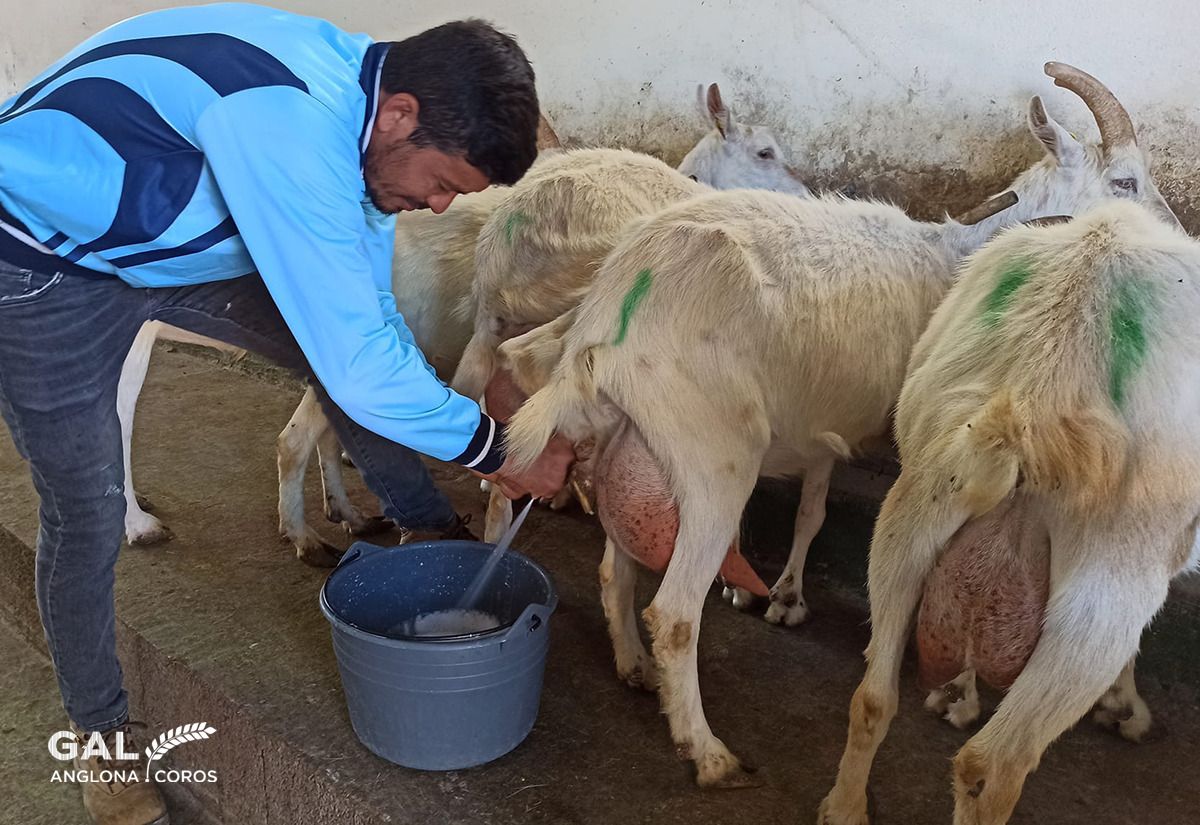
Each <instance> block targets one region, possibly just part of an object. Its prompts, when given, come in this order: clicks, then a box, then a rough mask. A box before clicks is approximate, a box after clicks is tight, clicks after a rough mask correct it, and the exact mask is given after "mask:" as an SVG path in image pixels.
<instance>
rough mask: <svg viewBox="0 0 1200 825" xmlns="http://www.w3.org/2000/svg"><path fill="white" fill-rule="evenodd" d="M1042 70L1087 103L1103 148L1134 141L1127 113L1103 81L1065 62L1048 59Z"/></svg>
mask: <svg viewBox="0 0 1200 825" xmlns="http://www.w3.org/2000/svg"><path fill="white" fill-rule="evenodd" d="M1045 71H1046V74H1047V75H1049V76H1050V77H1052V78H1054V85H1055V86H1061V87H1062V88H1064V89H1069V90H1070V91H1072V92H1074V93H1075V94H1077V95H1078V96H1079V98H1080V99H1081V100H1082V101H1083V102H1084V103H1086V104H1087V107H1088V108H1089V109H1090V110H1091V111H1092V117H1094V118H1096V125H1097V126H1099V127H1100V141H1101V143H1103V144H1104V148H1105V150H1106V151H1107V150H1110V149H1114V148H1116V147H1117V146H1129V145H1136V144H1137V135H1136V134H1135V133H1134V131H1133V121H1132V120H1130V119H1129V113H1128V112H1126V111H1125V107H1124V106H1122V105H1121V101H1119V100H1117V97H1116V95H1114V94H1113V93H1112V92H1110V91H1109V90H1108V87H1106V86H1105V85H1104V84H1103V83H1101V82H1100V81H1099V80H1097V79H1096V78H1094V77H1092V76H1091V75H1090V74H1088V73H1087V72H1085V71H1083V70H1082V69H1076V68H1075V67H1074V66H1068V65H1067V64H1066V63H1055V62H1054V61H1051V62H1049V63H1047V64H1046V66H1045Z"/></svg>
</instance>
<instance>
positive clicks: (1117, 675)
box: [821, 140, 1200, 825]
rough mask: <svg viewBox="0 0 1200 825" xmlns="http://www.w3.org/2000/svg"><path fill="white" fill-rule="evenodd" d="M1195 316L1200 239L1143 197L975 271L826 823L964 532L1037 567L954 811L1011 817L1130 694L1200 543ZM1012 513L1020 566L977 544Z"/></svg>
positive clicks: (1054, 230)
mask: <svg viewBox="0 0 1200 825" xmlns="http://www.w3.org/2000/svg"><path fill="white" fill-rule="evenodd" d="M1106 144H1107V140H1106ZM1164 218H1165V219H1166V220H1164ZM1198 312H1200V244H1198V243H1196V242H1195V241H1193V240H1191V239H1189V238H1187V237H1186V236H1185V235H1184V234H1183V233H1182V232H1181V231H1180V230H1179V228H1178V224H1176V223H1174V222H1173V221H1172V220H1171V218H1170V217H1169V212H1166V213H1164V211H1163V210H1162V209H1161V208H1158V209H1151V208H1145V207H1143V206H1140V205H1138V204H1134V203H1125V202H1115V203H1111V204H1105V205H1102V206H1100V207H1098V208H1096V209H1095V210H1093V211H1091V212H1089V213H1088V214H1086V215H1084V216H1082V217H1080V218H1078V219H1076V220H1075V221H1074V222H1072V223H1068V224H1063V225H1060V226H1054V227H1043V228H1026V229H1014V230H1012V231H1009V232H1006V233H1004V234H1003V235H1002V236H1001V237H1000V238H998V239H997V240H996V241H995V242H994V243H991V244H989V245H988V246H987V247H986V248H985V249H983V250H982V251H980V252H979V253H978V254H977V255H976V256H974V257H973V259H972V260H971V262H970V263H969V265H968V266H967V267H966V268H965V269H964V270H963V272H962V275H961V276H960V278H959V281H958V283H957V284H956V285H955V287H954V289H953V290H952V291H951V293H950V295H949V296H948V297H947V299H946V301H945V302H944V303H943V305H942V306H941V307H940V308H939V309H938V311H937V313H936V314H935V315H934V318H933V320H932V322H931V323H930V325H929V328H928V329H927V330H926V332H925V334H924V336H922V338H921V341H920V343H919V344H918V345H917V347H916V349H915V351H914V353H913V359H912V364H911V368H910V373H909V377H908V379H907V381H906V382H905V384H904V389H903V391H902V392H901V395H900V402H899V406H898V408H897V414H896V434H897V438H898V442H899V447H900V457H901V466H902V469H901V473H900V477H899V478H898V479H897V481H896V484H895V485H894V486H893V487H892V489H891V491H890V492H889V493H888V496H887V498H886V500H885V501H884V504H883V508H882V510H881V512H880V515H879V520H878V522H877V524H876V526H875V532H874V537H873V538H872V542H871V558H870V573H869V586H870V595H871V642H870V645H869V646H868V648H867V653H866V656H867V672H866V675H865V677H864V678H863V681H862V684H861V685H860V686H859V687H858V690H857V691H856V692H855V694H854V699H853V701H852V702H851V706H850V731H849V736H848V739H847V744H846V751H845V754H844V756H843V757H842V762H841V768H840V770H839V772H838V779H837V784H836V786H835V787H834V788H833V790H832V791H831V793H830V794H829V796H828V797H827V798H826V799H825V801H824V803H823V804H822V813H821V822H822V823H826V825H851V824H853V825H862V823H866V822H867V812H866V781H867V775H868V773H869V770H870V765H871V761H872V759H873V756H874V753H875V751H876V749H877V747H878V746H879V743H880V741H881V740H882V739H883V736H884V735H885V733H886V731H887V728H888V725H889V722H890V720H891V718H892V716H893V715H894V714H895V711H896V705H897V691H898V682H899V671H900V660H901V657H902V655H903V650H904V647H905V643H906V641H907V638H908V634H909V631H910V627H911V625H912V619H913V614H914V612H915V609H916V607H917V602H918V600H919V599H920V598H921V594H922V590H923V589H924V590H925V593H926V598H929V596H930V592H929V589H928V587H927V581H928V580H929V578H930V576H931V574H932V570H933V568H934V565H935V562H937V561H938V556H939V554H942V553H944V554H949V553H950V552H951V548H952V547H953V546H954V545H956V544H960V543H962V542H964V541H966V542H969V543H970V544H971V545H972V546H973V547H974V548H975V549H974V551H973V552H975V553H976V554H978V555H979V556H981V557H982V558H981V559H979V564H981V565H984V566H986V565H989V564H993V563H994V564H997V565H999V566H1000V567H1001V569H1008V568H1009V567H1011V566H1012V565H1013V564H1014V563H1015V564H1021V565H1024V566H1026V567H1027V569H1028V570H1029V571H1030V573H1029V578H1030V579H1032V581H1033V584H1032V585H1030V584H1027V585H1026V586H1025V587H1024V588H1021V592H1020V593H1019V594H1018V595H1017V596H1015V597H1014V596H1012V595H1009V594H1006V593H998V594H996V595H995V596H994V598H996V599H997V600H998V601H999V602H1000V603H1001V605H1000V606H1001V607H1004V606H1006V605H1008V604H1011V603H1013V602H1014V601H1020V600H1023V599H1024V598H1026V597H1027V595H1028V594H1029V593H1033V594H1035V595H1036V611H1035V614H1034V616H1033V617H1032V619H1031V621H1029V622H1028V623H1027V624H1028V625H1029V627H1028V628H1022V627H1021V626H1020V623H1018V628H1017V630H1016V631H1015V632H1016V633H1019V634H1023V635H1024V638H1023V639H1022V640H1021V643H1020V645H1019V648H1020V650H1021V654H1020V655H1019V656H1017V657H1015V658H1013V657H1009V658H1006V659H1005V660H1003V661H1001V662H999V663H997V662H995V661H989V660H988V658H987V657H986V654H987V653H988V652H989V651H991V650H1000V651H1001V652H1002V653H1009V652H1010V651H1011V649H1012V647H1013V645H1012V644H1001V645H998V646H997V645H992V646H990V647H988V646H982V647H981V646H976V647H975V648H974V654H975V655H976V656H978V657H979V659H980V662H979V663H978V664H979V667H980V674H981V675H982V674H983V673H985V672H986V671H987V670H988V669H990V670H992V671H993V673H994V674H999V675H1000V678H1005V680H1006V681H1012V677H1015V681H1012V686H1011V689H1010V690H1009V691H1008V693H1007V695H1006V696H1005V698H1004V699H1003V700H1002V701H1001V703H1000V705H999V707H998V708H997V710H996V713H995V715H994V716H993V717H992V718H991V720H990V721H989V722H988V723H987V724H986V725H985V726H984V727H983V729H982V730H980V731H979V732H978V733H977V734H976V735H975V736H973V737H972V738H971V739H970V740H969V741H968V742H967V743H966V745H965V746H964V747H963V748H962V749H961V750H960V751H959V753H958V755H957V757H956V758H955V760H954V793H955V818H954V821H955V822H956V823H962V824H963V825H966V823H970V825H1002V823H1005V822H1007V821H1008V818H1009V816H1010V815H1011V813H1012V810H1013V808H1014V806H1015V805H1016V803H1017V799H1018V797H1019V796H1020V792H1021V788H1022V786H1023V784H1024V781H1025V777H1026V776H1027V774H1028V773H1029V772H1031V771H1032V770H1033V769H1034V768H1036V766H1037V764H1038V762H1039V760H1040V758H1041V755H1042V753H1043V751H1044V750H1045V748H1046V747H1048V746H1049V745H1050V743H1051V742H1053V741H1054V740H1055V739H1056V738H1058V736H1059V735H1060V734H1062V733H1063V732H1064V731H1065V730H1067V728H1069V727H1070V726H1071V725H1073V724H1074V723H1075V722H1076V720H1078V719H1079V718H1080V717H1081V716H1082V715H1083V714H1084V713H1085V712H1086V711H1087V710H1088V709H1089V708H1090V707H1091V706H1092V705H1093V704H1095V703H1096V702H1097V700H1101V701H1102V702H1103V700H1104V699H1108V698H1111V697H1112V695H1113V694H1114V692H1115V693H1117V694H1120V693H1122V692H1126V693H1127V692H1129V691H1132V687H1133V686H1132V675H1133V670H1132V668H1133V658H1134V656H1135V654H1136V652H1137V647H1138V641H1139V639H1140V637H1141V632H1142V629H1143V628H1144V627H1145V626H1146V625H1147V624H1148V623H1149V621H1150V619H1151V618H1152V617H1153V616H1154V614H1155V613H1156V612H1157V611H1158V609H1159V608H1160V607H1161V606H1162V603H1163V601H1164V600H1165V598H1166V595H1167V587H1168V583H1169V581H1170V579H1171V578H1172V577H1173V576H1175V575H1176V574H1178V573H1180V572H1181V571H1183V570H1185V569H1188V568H1189V567H1190V566H1192V565H1194V564H1195V562H1196V561H1197V557H1198V556H1200V553H1198V552H1197V550H1196V549H1195V548H1193V543H1194V542H1195V538H1196V527H1197V522H1198V519H1200V426H1198V425H1197V423H1196V422H1197V421H1200V361H1198V360H1197V356H1196V353H1197V352H1198V351H1200V334H1198V333H1197V332H1196V329H1195V318H1196V315H1197V313H1198ZM1000 520H1007V521H1008V522H1010V523H1011V522H1013V521H1019V522H1020V523H1021V524H1022V527H1021V530H1020V537H1019V540H1018V541H1016V542H1015V546H1013V547H1012V548H1011V552H1012V554H1013V555H1014V556H1015V559H1016V561H1015V562H1014V561H1013V560H1010V559H1003V558H1002V559H1000V560H999V561H996V560H994V559H990V558H987V557H988V556H989V555H994V554H995V548H994V547H992V546H990V545H988V544H987V543H986V542H981V541H979V539H978V536H979V534H980V533H984V534H986V533H995V532H997V531H999V530H1002V528H1001V527H998V525H997V522H998V521H1000ZM1010 543H1011V542H1010ZM947 545H950V547H948V546H947ZM943 548H945V550H944V551H943ZM1022 578H1025V577H1022ZM967 632H968V633H971V632H972V631H971V630H968V631H967ZM1013 633H1014V631H1013V629H1011V628H1009V629H1008V635H1010V636H1011V635H1013ZM1002 641H1007V640H1003V639H1002ZM1026 642H1029V644H1026ZM1017 674H1019V675H1017ZM1006 677H1007V678H1006ZM1110 686H1112V687H1110ZM1106 689H1107V693H1106ZM1133 695H1134V696H1136V692H1134V693H1133ZM1139 701H1140V700H1139Z"/></svg>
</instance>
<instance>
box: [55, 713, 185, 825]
mask: <svg viewBox="0 0 1200 825" xmlns="http://www.w3.org/2000/svg"><path fill="white" fill-rule="evenodd" d="M135 727H137V728H142V727H144V725H142V724H141V723H140V722H126V723H125V724H124V725H121V726H120V727H117V728H113V729H112V730H110V731H105V732H104V734H103V737H104V744H105V745H106V746H107V748H108V752H109V753H110V754H115V753H116V752H117V731H121V732H122V733H124V734H125V737H124V739H125V741H124V751H125V752H126V753H137V755H138V758H137V759H136V760H133V759H115V758H114V759H105V758H104V756H101V755H96V756H91V757H88V758H87V759H84V758H82V751H83V745H84V744H86V742H87V741H88V739H89V738H90V737H91V734H90V733H88V732H85V731H81V730H79V729H78V728H76V727H75V726H74V725H72V726H71V729H72V730H73V731H75V735H76V737H78V739H79V742H80V754H79V755H76V757H75V769H76V771H80V772H83V773H84V774H85V775H86V777H87V781H81V782H80V783H79V785H80V788H81V789H82V790H83V807H84V809H85V810H87V813H88V816H89V817H91V820H92V822H94V823H95V825H168V822H169V820H168V817H167V806H166V803H165V802H163V798H162V794H161V793H159V790H158V786H157V785H155V784H154V781H153V780H150V779H147V776H146V756H145V754H144V753H143V752H142V749H141V748H140V747H139V746H138V744H137V743H136V742H135V735H134V733H133V730H132V728H135Z"/></svg>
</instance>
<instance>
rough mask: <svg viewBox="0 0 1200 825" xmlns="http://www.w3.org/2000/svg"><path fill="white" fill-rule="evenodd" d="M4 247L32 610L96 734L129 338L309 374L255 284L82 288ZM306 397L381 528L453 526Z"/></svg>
mask: <svg viewBox="0 0 1200 825" xmlns="http://www.w3.org/2000/svg"><path fill="white" fill-rule="evenodd" d="M0 232H2V230H0ZM5 240H7V239H6V238H5V239H0V414H2V415H3V418H4V421H5V422H6V423H7V424H8V428H9V430H10V431H11V433H12V437H13V441H14V443H15V444H16V447H17V450H18V451H19V452H20V454H21V455H22V456H23V457H24V458H25V459H26V460H27V461H28V462H29V467H30V470H31V472H32V474H33V483H34V485H35V486H36V488H37V492H38V496H39V497H40V500H41V506H40V508H39V511H38V516H39V519H40V529H39V530H38V540H37V565H36V579H37V600H38V609H39V611H40V613H41V617H42V624H43V627H44V628H45V631H46V640H47V643H48V646H49V648H50V655H51V657H52V659H53V661H54V668H55V671H56V673H57V676H58V684H59V689H60V690H61V691H62V696H63V704H64V706H65V707H66V711H67V715H68V716H69V717H70V718H71V721H72V722H74V723H75V724H76V725H77V726H79V727H80V728H81V729H83V730H88V731H93V730H100V731H103V730H107V729H109V728H112V727H115V726H117V725H120V724H123V723H124V722H125V720H126V719H127V718H128V704H127V700H126V696H125V691H124V689H123V688H122V686H121V666H120V664H119V662H118V661H117V654H116V637H115V630H114V628H115V611H114V607H113V580H114V565H115V564H116V560H117V552H118V550H119V549H120V547H121V542H122V539H123V537H124V519H125V499H124V484H125V477H124V468H123V463H122V455H121V427H120V423H119V421H118V419H117V407H116V400H117V383H118V379H119V377H120V374H121V366H122V363H123V362H124V360H125V356H126V354H127V353H128V352H129V347H130V344H131V343H132V342H133V339H134V336H135V335H136V334H137V332H138V329H139V328H140V327H141V325H142V323H143V322H145V321H149V320H158V321H164V322H166V323H168V324H172V325H174V326H178V327H182V328H184V329H187V330H191V331H193V332H196V333H200V334H202V335H207V336H209V337H212V338H216V339H218V340H221V341H226V342H228V343H230V344H233V345H235V346H238V347H241V348H244V349H247V350H250V351H251V352H256V353H259V354H261V355H263V356H264V357H266V358H269V359H271V360H273V361H275V362H277V363H279V364H281V365H283V366H286V367H289V368H292V369H295V370H297V371H300V372H306V371H307V363H306V361H305V359H304V356H303V355H302V353H301V352H300V349H299V347H298V346H297V345H296V342H295V340H294V339H293V337H292V334H291V333H290V332H289V331H288V328H287V325H286V324H285V323H284V322H283V319H282V317H281V316H280V315H279V311H278V310H277V309H276V307H275V304H274V302H273V301H272V300H271V297H270V295H269V293H268V292H267V290H266V288H265V287H264V286H263V283H262V280H261V279H260V278H258V276H256V275H247V276H244V277H241V278H237V279H234V280H230V281H219V282H216V283H209V284H200V285H196V286H189V287H180V288H163V289H139V288H135V287H131V286H128V285H126V284H125V283H124V282H122V281H120V280H119V279H117V278H115V277H109V276H100V277H84V274H83V273H85V272H87V271H86V270H80V269H79V268H78V267H74V266H72V265H71V264H68V263H66V262H63V261H60V260H59V259H57V258H54V257H53V256H45V255H41V254H40V253H37V252H34V251H33V250H29V252H28V253H26V252H24V251H22V250H23V249H28V248H27V247H25V248H15V247H13V246H12V242H11V241H9V242H2V241H5ZM317 390H318V395H319V396H320V399H321V403H322V405H323V407H324V410H325V414H326V416H327V417H328V418H329V420H330V422H331V423H332V424H333V427H334V429H335V431H336V432H337V434H338V436H339V437H340V438H341V441H342V445H343V446H344V447H345V448H346V451H347V452H348V453H349V454H350V456H351V458H353V459H354V460H355V464H356V466H357V467H358V468H359V469H360V471H361V472H362V473H363V475H364V479H365V480H366V483H367V485H368V487H370V489H371V490H372V491H373V492H374V493H375V494H376V495H378V496H379V498H380V500H381V501H382V502H383V503H384V511H385V513H386V514H387V515H388V516H389V517H390V518H392V519H394V520H395V521H396V522H397V523H398V524H400V525H401V526H403V527H408V528H412V529H439V528H443V527H446V526H448V525H450V524H452V523H454V521H455V519H456V515H455V512H454V508H453V507H452V506H451V505H450V502H449V501H448V500H447V499H446V497H445V496H444V495H443V494H442V493H441V492H440V491H439V490H438V489H437V488H436V487H435V486H434V484H433V480H432V479H431V478H430V476H429V473H428V472H427V471H426V469H425V466H424V465H423V464H422V463H421V460H420V458H419V457H418V455H417V454H416V453H415V452H413V451H412V450H410V449H408V448H407V447H404V446H402V445H400V444H396V443H394V442H392V441H389V440H387V439H385V438H383V437H381V436H378V435H375V434H374V433H372V432H369V431H367V430H365V429H363V428H362V427H361V426H359V425H357V424H355V423H354V422H353V421H351V420H350V419H349V418H348V417H347V416H346V415H345V414H344V413H343V412H342V411H341V410H340V409H338V408H337V406H336V405H334V404H333V403H332V402H331V401H330V400H329V397H328V395H326V393H325V392H324V390H323V389H321V388H320V387H319V386H318V387H317ZM181 437H182V435H181Z"/></svg>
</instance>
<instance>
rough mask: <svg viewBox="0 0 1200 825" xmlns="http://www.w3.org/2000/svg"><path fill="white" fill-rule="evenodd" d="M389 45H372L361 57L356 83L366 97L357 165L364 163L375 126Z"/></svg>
mask: <svg viewBox="0 0 1200 825" xmlns="http://www.w3.org/2000/svg"><path fill="white" fill-rule="evenodd" d="M391 45H392V44H391V43H373V44H371V45H370V46H368V47H367V53H366V54H365V55H363V63H362V71H361V72H360V73H359V75H358V83H359V85H360V86H362V90H363V94H365V95H366V96H367V110H366V112H365V113H364V114H363V128H362V134H361V135H359V138H358V151H359V165H362V164H363V163H364V162H365V161H366V156H367V144H369V143H370V142H371V130H372V129H373V128H374V126H375V111H376V109H377V108H378V107H379V81H380V79H381V78H382V76H383V59H384V58H385V57H387V53H388V49H389V48H391Z"/></svg>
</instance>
